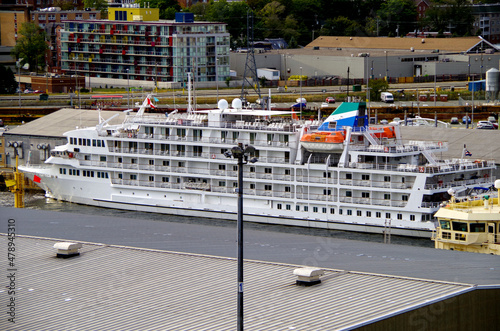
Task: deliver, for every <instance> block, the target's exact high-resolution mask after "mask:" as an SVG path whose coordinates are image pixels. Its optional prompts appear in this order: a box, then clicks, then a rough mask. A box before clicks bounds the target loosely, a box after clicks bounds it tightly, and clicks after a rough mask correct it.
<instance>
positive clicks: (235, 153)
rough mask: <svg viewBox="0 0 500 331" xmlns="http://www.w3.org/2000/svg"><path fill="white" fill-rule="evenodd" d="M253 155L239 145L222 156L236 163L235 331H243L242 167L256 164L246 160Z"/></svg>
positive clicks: (251, 148)
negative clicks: (236, 284) (236, 260)
mask: <svg viewBox="0 0 500 331" xmlns="http://www.w3.org/2000/svg"><path fill="white" fill-rule="evenodd" d="M254 153H255V148H254V147H253V146H250V145H245V147H243V144H241V143H239V144H238V146H234V147H233V148H231V151H229V150H228V151H226V152H225V153H224V156H226V157H228V158H230V157H233V158H235V159H237V161H238V219H237V230H238V300H237V301H238V302H237V303H238V307H237V315H238V316H237V330H238V331H243V322H244V320H243V165H245V164H247V163H248V162H250V163H255V162H257V158H255V157H253V158H251V159H250V160H248V157H249V156H250V155H251V154H254Z"/></svg>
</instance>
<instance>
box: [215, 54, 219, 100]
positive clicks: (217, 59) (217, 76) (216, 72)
mask: <svg viewBox="0 0 500 331" xmlns="http://www.w3.org/2000/svg"><path fill="white" fill-rule="evenodd" d="M218 65H219V58H218V57H216V58H215V85H216V86H217V104H219V70H218V69H219V68H218Z"/></svg>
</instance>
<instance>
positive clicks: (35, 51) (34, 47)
mask: <svg viewBox="0 0 500 331" xmlns="http://www.w3.org/2000/svg"><path fill="white" fill-rule="evenodd" d="M19 34H20V37H19V38H18V39H17V43H16V46H14V48H13V49H12V51H11V55H12V56H13V57H15V58H16V60H20V61H21V66H24V65H25V64H29V70H31V71H35V72H38V67H39V66H45V52H46V51H47V50H48V48H49V47H48V45H47V42H46V41H45V31H43V30H42V29H40V27H39V26H38V25H37V24H35V23H31V22H27V23H23V24H22V25H21V29H20V30H19Z"/></svg>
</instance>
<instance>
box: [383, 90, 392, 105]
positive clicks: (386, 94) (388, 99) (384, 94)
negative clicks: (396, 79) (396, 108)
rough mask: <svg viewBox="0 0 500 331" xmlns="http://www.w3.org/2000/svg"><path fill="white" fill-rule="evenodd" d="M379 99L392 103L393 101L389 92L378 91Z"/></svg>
mask: <svg viewBox="0 0 500 331" xmlns="http://www.w3.org/2000/svg"><path fill="white" fill-rule="evenodd" d="M380 100H382V102H386V103H392V102H394V96H393V95H392V93H390V92H382V93H380Z"/></svg>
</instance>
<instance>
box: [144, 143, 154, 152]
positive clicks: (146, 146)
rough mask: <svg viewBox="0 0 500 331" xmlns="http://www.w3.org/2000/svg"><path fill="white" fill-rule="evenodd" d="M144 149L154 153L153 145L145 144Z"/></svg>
mask: <svg viewBox="0 0 500 331" xmlns="http://www.w3.org/2000/svg"><path fill="white" fill-rule="evenodd" d="M144 149H145V150H147V151H152V150H153V143H145V144H144Z"/></svg>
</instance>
